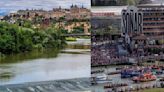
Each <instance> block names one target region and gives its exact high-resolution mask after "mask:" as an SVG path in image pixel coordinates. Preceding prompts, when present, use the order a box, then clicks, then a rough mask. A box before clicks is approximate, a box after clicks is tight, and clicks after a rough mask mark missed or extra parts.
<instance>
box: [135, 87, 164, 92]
mask: <svg viewBox="0 0 164 92" xmlns="http://www.w3.org/2000/svg"><path fill="white" fill-rule="evenodd" d="M137 92H164V88H154V89H145V90H142V91H137Z"/></svg>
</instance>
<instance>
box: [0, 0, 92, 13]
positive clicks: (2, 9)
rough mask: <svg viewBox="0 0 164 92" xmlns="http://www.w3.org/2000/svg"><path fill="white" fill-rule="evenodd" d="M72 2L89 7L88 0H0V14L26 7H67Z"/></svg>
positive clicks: (46, 8)
mask: <svg viewBox="0 0 164 92" xmlns="http://www.w3.org/2000/svg"><path fill="white" fill-rule="evenodd" d="M72 4H74V5H75V4H76V5H78V6H82V5H83V6H84V7H86V8H90V0H0V15H5V14H7V13H10V12H15V11H17V10H20V9H24V10H25V9H27V8H28V9H45V10H52V8H57V7H59V6H61V7H63V8H69V7H70V6H71V5H72Z"/></svg>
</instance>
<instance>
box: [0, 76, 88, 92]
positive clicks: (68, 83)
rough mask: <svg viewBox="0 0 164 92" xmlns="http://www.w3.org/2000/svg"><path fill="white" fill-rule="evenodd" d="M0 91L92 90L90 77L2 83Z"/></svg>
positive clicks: (82, 91) (66, 91)
mask: <svg viewBox="0 0 164 92" xmlns="http://www.w3.org/2000/svg"><path fill="white" fill-rule="evenodd" d="M0 92H90V80H89V78H81V79H70V80H56V81H44V82H31V83H24V84H10V85H0Z"/></svg>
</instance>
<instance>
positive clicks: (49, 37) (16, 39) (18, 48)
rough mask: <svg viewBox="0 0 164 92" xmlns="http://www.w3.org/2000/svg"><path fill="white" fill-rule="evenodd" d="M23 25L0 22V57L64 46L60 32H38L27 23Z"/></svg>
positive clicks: (54, 30) (53, 29) (52, 30)
mask: <svg viewBox="0 0 164 92" xmlns="http://www.w3.org/2000/svg"><path fill="white" fill-rule="evenodd" d="M23 24H24V25H23V26H20V25H19V26H18V24H9V23H6V22H0V53H1V54H0V56H2V55H5V54H12V53H20V52H27V51H31V50H32V49H38V50H42V49H44V48H62V47H63V46H64V44H65V39H64V38H63V37H61V34H62V33H61V31H60V30H57V29H55V28H47V29H44V30H38V29H32V28H30V27H31V26H30V24H29V22H26V23H23ZM27 27H28V28H27Z"/></svg>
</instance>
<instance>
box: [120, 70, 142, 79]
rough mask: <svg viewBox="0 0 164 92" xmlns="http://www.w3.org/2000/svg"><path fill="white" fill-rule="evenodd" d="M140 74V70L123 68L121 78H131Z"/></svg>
mask: <svg viewBox="0 0 164 92" xmlns="http://www.w3.org/2000/svg"><path fill="white" fill-rule="evenodd" d="M139 74H140V72H139V71H136V70H123V71H121V78H131V77H134V76H138V75H139Z"/></svg>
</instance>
